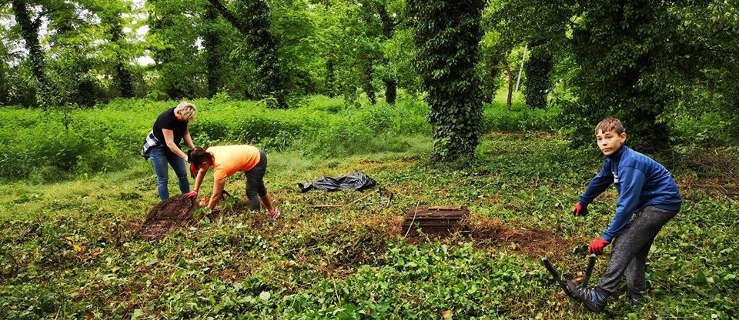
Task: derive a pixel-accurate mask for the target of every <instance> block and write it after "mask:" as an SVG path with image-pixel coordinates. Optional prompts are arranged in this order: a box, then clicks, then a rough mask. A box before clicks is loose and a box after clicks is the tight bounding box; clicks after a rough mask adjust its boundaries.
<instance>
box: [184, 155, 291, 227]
mask: <svg viewBox="0 0 739 320" xmlns="http://www.w3.org/2000/svg"><path fill="white" fill-rule="evenodd" d="M190 166H191V167H190V170H191V172H192V173H193V174H195V173H194V171H197V177H196V178H195V189H194V190H193V191H191V192H189V193H187V194H186V196H189V197H197V196H198V191H199V190H200V185H201V184H202V183H203V178H204V177H205V174H206V173H207V172H208V169H210V168H211V167H213V193H212V194H211V197H210V201H209V202H208V208H209V209H213V208H215V206H216V205H217V204H218V201H220V199H221V195H222V193H223V186H224V185H225V184H226V178H228V177H230V176H232V175H234V174H236V173H237V172H244V174H245V175H246V196H247V197H248V198H249V203H250V207H251V209H252V210H259V209H260V208H261V206H260V205H259V200H260V199H261V202H262V203H263V204H264V206H265V207H266V208H267V210H268V213H269V214H268V217H269V218H270V219H276V218H277V217H278V216H279V215H280V210H278V209H277V208H275V207H274V205H273V204H272V200H271V199H270V197H269V194H268V193H267V188H266V187H265V186H264V174H265V172H266V171H267V155H266V154H265V153H264V150H261V149H259V148H257V147H255V146H250V145H229V146H214V147H210V148H208V149H207V150H206V149H202V148H196V149H195V150H193V151H192V152H191V153H190Z"/></svg>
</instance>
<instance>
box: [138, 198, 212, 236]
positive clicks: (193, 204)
mask: <svg viewBox="0 0 739 320" xmlns="http://www.w3.org/2000/svg"><path fill="white" fill-rule="evenodd" d="M198 208H199V206H198V203H197V199H196V198H195V197H185V196H184V195H179V196H175V197H171V198H169V199H167V200H164V201H162V202H159V203H158V204H157V205H155V206H154V207H153V208H151V211H149V214H147V215H146V220H145V221H144V224H143V225H141V229H139V231H138V234H139V236H140V237H141V238H143V239H146V240H153V239H159V238H161V237H164V236H165V235H167V234H168V233H170V232H172V231H174V230H175V229H177V228H179V227H182V226H187V225H190V224H192V223H194V222H196V219H195V218H193V212H195V210H197V209H198Z"/></svg>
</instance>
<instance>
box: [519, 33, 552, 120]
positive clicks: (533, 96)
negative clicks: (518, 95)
mask: <svg viewBox="0 0 739 320" xmlns="http://www.w3.org/2000/svg"><path fill="white" fill-rule="evenodd" d="M553 66H554V58H553V57H552V54H551V53H550V52H548V51H547V50H546V48H542V47H536V48H532V49H531V56H530V57H529V59H528V61H526V66H525V70H526V81H525V88H526V89H525V90H524V94H525V95H526V104H527V105H528V106H529V107H531V108H539V109H541V108H546V106H547V96H548V93H549V90H550V88H551V87H552V85H551V83H550V77H551V72H552V67H553Z"/></svg>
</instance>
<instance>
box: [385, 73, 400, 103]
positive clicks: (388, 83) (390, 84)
mask: <svg viewBox="0 0 739 320" xmlns="http://www.w3.org/2000/svg"><path fill="white" fill-rule="evenodd" d="M383 82H384V83H385V102H387V103H388V104H395V98H396V97H397V96H398V83H397V82H395V79H392V78H385V79H383Z"/></svg>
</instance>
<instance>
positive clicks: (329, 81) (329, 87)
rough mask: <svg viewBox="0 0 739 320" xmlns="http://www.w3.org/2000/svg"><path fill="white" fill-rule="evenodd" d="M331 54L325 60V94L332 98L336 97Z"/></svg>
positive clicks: (334, 70)
mask: <svg viewBox="0 0 739 320" xmlns="http://www.w3.org/2000/svg"><path fill="white" fill-rule="evenodd" d="M334 64H335V58H334V55H333V53H332V54H330V55H329V57H328V59H326V94H327V95H328V96H329V97H331V98H333V97H335V96H336V66H335V65H334Z"/></svg>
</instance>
